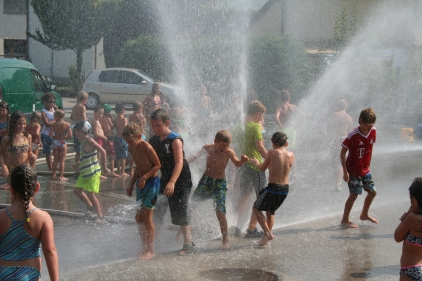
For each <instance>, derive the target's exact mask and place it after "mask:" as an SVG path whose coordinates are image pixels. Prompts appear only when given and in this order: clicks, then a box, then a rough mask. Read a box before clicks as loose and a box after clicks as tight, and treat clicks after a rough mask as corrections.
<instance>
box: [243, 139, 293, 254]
mask: <svg viewBox="0 0 422 281" xmlns="http://www.w3.org/2000/svg"><path fill="white" fill-rule="evenodd" d="M271 142H272V147H273V148H272V149H270V150H269V151H268V152H267V157H266V158H265V161H264V162H263V163H262V164H259V161H258V160H257V159H256V158H253V159H252V160H251V163H252V164H253V165H254V166H255V167H257V168H258V169H260V170H261V171H265V170H266V169H267V168H268V170H269V172H270V175H269V177H268V182H269V183H268V186H267V187H266V188H264V189H263V190H261V192H260V193H259V197H258V199H256V201H255V203H254V205H253V207H252V211H253V212H254V214H255V216H256V218H257V220H258V222H259V224H260V225H261V227H262V230H263V231H264V236H263V237H262V238H261V240H260V241H259V242H258V245H259V246H269V244H268V241H270V240H272V239H274V235H273V234H272V232H271V230H272V228H273V225H274V213H275V211H276V210H277V209H278V208H280V206H281V204H283V202H284V199H286V197H287V195H288V193H289V173H290V168H291V167H292V165H293V163H294V161H295V157H294V155H293V152H290V151H287V150H286V148H287V146H288V144H289V143H288V142H287V136H286V134H284V133H281V132H276V133H274V134H273V136H272V138H271ZM262 211H266V215H267V218H266V219H265V216H264V214H263V213H262Z"/></svg>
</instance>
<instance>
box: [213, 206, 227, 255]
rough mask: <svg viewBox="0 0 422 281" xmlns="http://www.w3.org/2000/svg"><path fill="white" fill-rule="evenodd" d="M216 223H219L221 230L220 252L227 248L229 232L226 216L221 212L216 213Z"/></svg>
mask: <svg viewBox="0 0 422 281" xmlns="http://www.w3.org/2000/svg"><path fill="white" fill-rule="evenodd" d="M216 215H217V219H218V222H219V223H220V230H221V236H222V243H223V245H222V246H221V248H220V249H221V250H226V249H228V248H229V234H228V233H229V230H228V228H229V227H228V225H227V219H226V214H224V213H223V212H220V211H217V212H216Z"/></svg>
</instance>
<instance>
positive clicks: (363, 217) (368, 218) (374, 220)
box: [360, 215, 378, 224]
mask: <svg viewBox="0 0 422 281" xmlns="http://www.w3.org/2000/svg"><path fill="white" fill-rule="evenodd" d="M360 220H361V221H370V222H373V223H376V224H378V220H377V219H375V218H371V217H370V216H368V215H365V216H364V215H360Z"/></svg>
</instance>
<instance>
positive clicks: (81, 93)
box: [76, 91, 88, 102]
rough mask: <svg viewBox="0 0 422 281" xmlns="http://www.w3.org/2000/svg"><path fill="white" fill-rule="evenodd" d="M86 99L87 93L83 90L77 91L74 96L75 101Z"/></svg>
mask: <svg viewBox="0 0 422 281" xmlns="http://www.w3.org/2000/svg"><path fill="white" fill-rule="evenodd" d="M87 99H88V93H87V92H85V91H79V92H78V94H77V96H76V101H77V102H81V101H83V100H87Z"/></svg>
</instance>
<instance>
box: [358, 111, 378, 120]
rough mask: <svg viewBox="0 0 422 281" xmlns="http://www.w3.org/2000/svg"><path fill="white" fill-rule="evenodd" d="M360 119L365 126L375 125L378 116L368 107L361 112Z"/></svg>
mask: <svg viewBox="0 0 422 281" xmlns="http://www.w3.org/2000/svg"><path fill="white" fill-rule="evenodd" d="M359 119H360V120H362V122H363V123H364V124H375V121H377V115H376V114H375V112H374V110H373V109H372V108H370V107H368V108H365V109H364V110H362V111H361V112H360V115H359Z"/></svg>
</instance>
